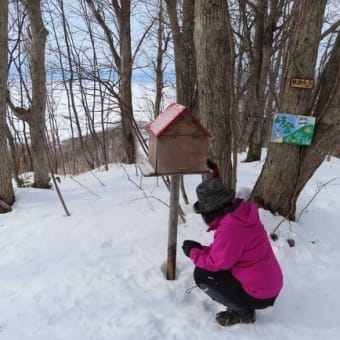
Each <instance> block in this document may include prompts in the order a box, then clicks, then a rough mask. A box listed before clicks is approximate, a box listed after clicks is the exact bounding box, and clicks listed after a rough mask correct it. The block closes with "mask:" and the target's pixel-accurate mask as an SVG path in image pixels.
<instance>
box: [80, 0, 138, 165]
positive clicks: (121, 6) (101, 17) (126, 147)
mask: <svg viewBox="0 0 340 340" xmlns="http://www.w3.org/2000/svg"><path fill="white" fill-rule="evenodd" d="M104 2H105V6H103V1H94V0H86V3H87V4H88V6H89V8H90V9H91V11H92V13H93V15H94V17H95V19H96V21H97V23H98V25H99V26H100V27H101V28H102V30H103V33H104V36H105V38H104V39H105V41H106V43H107V44H108V46H109V48H110V51H111V54H112V58H113V60H114V63H115V70H116V72H117V74H118V76H119V91H118V92H116V91H114V93H113V94H114V95H115V96H116V99H117V100H118V102H119V108H120V114H121V123H122V138H123V144H122V147H123V150H122V161H123V162H125V163H134V162H135V161H136V145H135V137H134V132H133V131H134V128H133V106H132V89H131V83H132V66H133V62H134V56H135V54H132V48H131V24H130V17H131V3H130V0H125V1H118V0H115V1H104ZM109 13H110V14H109ZM107 15H112V19H113V20H114V24H115V25H116V26H117V35H116V33H115V32H114V31H113V30H112V29H111V28H110V27H109V25H108V21H106V20H105V17H106V16H107ZM115 38H117V41H116V42H115ZM116 44H118V45H119V48H117V47H116ZM137 50H138V49H137ZM137 50H136V51H135V53H136V52H137ZM111 89H112V88H111Z"/></svg>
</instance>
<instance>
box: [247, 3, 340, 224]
mask: <svg viewBox="0 0 340 340" xmlns="http://www.w3.org/2000/svg"><path fill="white" fill-rule="evenodd" d="M326 2H327V1H326V0H301V1H299V2H298V4H297V6H296V7H295V9H294V12H293V22H292V24H293V26H292V36H291V38H290V40H289V43H288V50H287V54H288V55H287V58H286V59H287V68H286V70H285V73H284V79H283V83H282V84H283V85H282V91H281V98H280V107H279V111H280V112H283V113H294V114H299V115H312V114H313V112H312V108H313V103H312V100H313V92H312V91H311V90H308V89H295V88H291V87H290V79H291V78H303V79H313V78H314V70H315V65H316V59H317V52H318V47H319V38H320V33H321V27H322V24H323V14H324V11H325V6H326ZM333 76H334V75H333ZM332 85H333V86H334V84H332ZM321 91H322V89H321ZM314 98H317V97H314ZM320 100H321V98H320ZM315 114H316V111H315ZM328 114H329V112H328V111H327V115H328ZM324 115H326V113H324ZM323 119H325V117H323ZM316 129H317V131H316V134H315V137H314V142H313V146H311V147H300V146H296V145H286V144H275V143H273V144H271V145H270V146H269V149H268V155H267V159H266V162H265V164H264V166H263V169H262V172H261V174H260V177H259V178H258V180H257V182H256V185H255V188H254V190H253V193H252V195H251V199H252V200H254V201H256V202H258V203H259V204H260V205H261V206H262V207H264V208H267V209H269V210H270V211H272V212H275V213H276V212H277V213H279V214H281V215H283V216H285V217H286V218H288V219H291V220H294V219H295V212H296V200H297V197H298V195H299V193H300V191H301V189H302V188H303V186H304V184H305V183H304V184H303V182H306V181H305V180H304V181H302V178H305V179H307V177H308V178H310V176H311V175H312V173H313V172H314V171H315V170H316V169H317V167H318V166H319V164H320V163H319V161H317V162H315V161H314V160H315V158H316V156H315V155H313V156H307V155H308V154H310V155H312V154H313V150H314V149H316V148H318V145H319V143H321V144H323V146H325V147H326V148H328V146H327V145H324V140H325V138H326V136H324V128H323V125H322V124H321V123H320V122H317V127H316ZM334 129H336V127H332V128H331V129H330V130H329V132H328V133H329V134H330V135H332V131H334ZM327 152H328V150H327ZM317 158H319V157H317ZM307 161H311V162H312V163H311V164H308V163H307ZM308 168H310V171H309V170H308ZM307 172H308V175H307Z"/></svg>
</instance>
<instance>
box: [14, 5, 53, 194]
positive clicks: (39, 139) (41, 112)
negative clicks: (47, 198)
mask: <svg viewBox="0 0 340 340" xmlns="http://www.w3.org/2000/svg"><path fill="white" fill-rule="evenodd" d="M24 4H25V5H26V9H27V13H28V18H29V21H30V31H29V37H30V46H29V51H30V75H31V83H32V94H31V97H30V106H29V108H28V109H26V108H23V107H16V106H15V105H14V104H13V102H12V100H11V98H10V97H9V96H8V103H9V106H10V107H11V109H12V112H13V113H14V114H15V115H16V116H17V117H18V118H19V119H21V120H23V121H25V122H27V123H28V124H29V127H30V138H31V153H32V160H33V171H34V185H35V186H36V187H38V188H49V187H50V183H49V163H48V155H47V140H46V134H45V110H46V70H45V46H46V39H47V35H48V32H47V30H46V28H45V26H44V22H43V19H42V12H41V2H40V0H32V1H25V2H24Z"/></svg>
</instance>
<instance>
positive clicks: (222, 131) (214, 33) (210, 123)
mask: <svg viewBox="0 0 340 340" xmlns="http://www.w3.org/2000/svg"><path fill="white" fill-rule="evenodd" d="M195 17H196V22H195V39H194V40H195V47H196V67H197V87H198V98H199V100H198V101H199V113H200V117H201V119H202V121H203V123H204V125H205V126H206V127H207V128H208V130H210V131H211V133H212V135H213V137H212V140H211V143H210V152H209V153H210V155H211V157H212V158H213V159H214V160H215V161H216V162H217V164H218V166H219V169H220V176H221V179H222V180H223V182H224V184H225V185H226V186H228V187H233V185H234V184H233V183H232V182H233V180H232V177H233V176H232V163H231V151H232V138H231V124H230V122H231V111H232V107H233V96H234V93H233V69H234V67H233V65H234V64H233V61H234V52H233V47H232V46H233V43H232V34H231V29H230V21H229V11H228V4H227V2H226V1H224V0H197V1H196V2H195Z"/></svg>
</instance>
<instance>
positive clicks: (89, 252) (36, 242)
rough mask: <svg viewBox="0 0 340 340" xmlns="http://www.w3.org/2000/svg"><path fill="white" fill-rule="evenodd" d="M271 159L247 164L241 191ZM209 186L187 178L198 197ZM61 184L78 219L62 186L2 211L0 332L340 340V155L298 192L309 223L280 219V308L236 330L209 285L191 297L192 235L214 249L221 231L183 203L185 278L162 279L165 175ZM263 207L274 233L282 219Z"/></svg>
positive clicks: (99, 338)
mask: <svg viewBox="0 0 340 340" xmlns="http://www.w3.org/2000/svg"><path fill="white" fill-rule="evenodd" d="M242 158H244V155H241V156H240V159H242ZM262 164H263V162H257V163H250V164H249V163H248V164H246V163H240V165H239V170H238V176H239V177H238V184H239V188H238V190H239V192H240V194H241V196H242V195H244V194H245V193H246V192H247V191H249V190H250V189H251V188H252V186H253V184H254V182H255V180H256V177H257V175H258V174H259V172H260V170H261V166H262ZM329 181H331V182H330V183H328V184H327V185H326V186H324V187H323V188H322V189H321V191H320V192H319V193H318V194H317V196H316V197H315V199H313V200H312V201H311V199H312V197H313V195H314V194H315V193H316V192H317V190H318V189H319V188H320V186H322V185H323V184H325V183H327V182H329ZM199 182H200V176H198V175H195V176H185V183H186V189H187V193H188V195H189V198H190V202H191V204H192V203H193V202H194V200H195V187H196V185H197V184H198V183H199ZM60 189H61V191H62V194H63V196H64V198H65V201H66V204H67V206H68V208H69V210H70V212H71V216H70V217H67V216H66V214H65V212H64V210H63V208H62V206H61V204H60V201H59V199H58V196H57V194H56V191H55V190H38V189H32V188H26V189H24V188H23V189H16V203H15V205H14V206H13V212H11V213H9V214H5V215H0V278H1V279H0V339H4V340H112V339H114V340H116V339H117V340H134V339H136V340H140V339H144V340H175V339H179V340H182V339H195V340H199V339H204V340H210V339H211V340H212V339H214V340H215V339H237V340H242V339H247V340H257V339H258V340H264V339H287V340H288V339H299V340H301V339H303V340H313V339H315V340H320V339H327V340H332V339H334V340H336V339H339V338H340V290H339V282H340V270H339V263H340V228H339V220H340V203H339V202H340V160H339V159H335V158H332V159H331V161H330V162H326V161H325V162H324V163H323V164H322V166H321V167H320V169H319V170H318V171H317V173H315V175H314V177H313V178H312V179H311V181H310V182H309V183H308V185H307V186H306V188H305V190H304V191H303V193H302V194H301V196H300V198H299V201H298V213H299V212H301V211H303V213H302V215H301V217H300V219H299V222H297V223H288V222H287V221H286V222H284V223H282V224H281V226H280V228H279V233H278V234H279V240H278V241H276V242H274V241H271V242H272V246H273V248H274V250H275V253H276V255H277V257H278V259H279V261H280V263H281V265H282V269H283V272H284V289H283V291H282V293H281V295H280V296H279V298H278V299H277V302H276V304H275V306H274V307H272V308H268V309H265V310H261V311H258V312H257V322H256V323H255V324H252V325H236V326H233V327H231V328H224V327H221V326H219V325H218V324H217V323H216V322H215V313H216V312H218V311H220V310H222V308H223V306H221V305H219V304H217V303H216V302H213V301H212V300H210V299H209V298H208V297H207V296H205V294H204V293H202V292H201V291H200V290H199V289H194V290H193V291H192V292H191V293H188V292H186V290H187V289H188V288H190V287H192V286H194V282H193V278H192V270H193V265H192V263H191V261H190V260H189V259H188V258H187V257H185V255H184V254H183V253H182V251H181V247H180V246H181V244H182V241H183V240H184V239H194V240H197V241H199V242H201V243H203V244H207V243H209V242H210V241H211V239H212V236H213V235H212V234H211V233H206V226H205V225H204V224H203V222H202V220H201V218H200V216H198V215H196V214H194V213H193V211H192V208H191V205H190V206H184V204H183V203H182V207H183V209H184V210H185V212H186V223H181V224H180V225H179V228H178V253H177V279H176V280H175V281H167V280H166V279H165V277H164V270H165V264H166V256H167V254H166V252H167V237H168V213H169V211H168V207H167V204H168V201H169V193H168V191H167V190H166V188H165V186H164V185H163V183H162V181H161V180H159V181H157V179H156V178H142V177H141V176H140V175H139V174H138V175H137V173H136V168H135V167H134V166H121V165H112V166H111V167H110V171H109V172H104V171H100V170H97V171H93V172H90V173H86V174H83V175H81V176H77V177H74V178H71V177H68V176H67V177H62V178H61V184H60ZM308 204H309V205H308ZM307 205H308V207H307V208H306V206H307ZM305 208H306V209H305ZM260 213H261V218H262V220H263V222H264V224H265V226H266V228H267V230H268V233H270V232H271V231H272V230H273V229H274V228H275V227H276V226H277V225H278V223H279V222H280V221H281V220H282V218H281V217H280V216H273V215H272V214H271V213H269V212H268V211H265V210H261V211H260ZM287 238H292V239H294V240H295V246H294V247H290V246H289V245H288V243H287V241H286V240H287Z"/></svg>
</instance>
